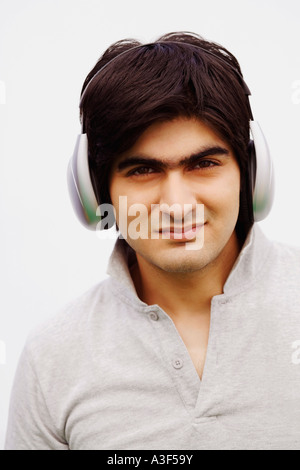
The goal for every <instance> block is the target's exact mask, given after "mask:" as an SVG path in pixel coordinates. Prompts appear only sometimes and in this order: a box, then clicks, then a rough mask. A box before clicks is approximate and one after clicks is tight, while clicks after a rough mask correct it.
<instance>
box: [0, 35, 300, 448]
mask: <svg viewBox="0 0 300 470" xmlns="http://www.w3.org/2000/svg"><path fill="white" fill-rule="evenodd" d="M248 95H249V90H248V88H247V85H246V84H245V82H244V80H243V77H242V74H241V71H240V68H239V64H238V62H237V61H236V59H235V58H234V57H233V56H232V54H230V53H229V52H228V51H226V49H224V48H222V47H221V46H219V45H217V44H214V43H211V42H208V41H205V40H203V39H202V38H200V37H198V36H197V35H193V34H188V33H176V34H175V33H174V34H169V35H166V36H164V37H162V38H160V39H159V40H157V41H156V42H155V43H153V44H149V45H144V46H143V45H141V44H139V43H137V42H132V41H120V42H118V43H116V44H114V45H113V46H111V47H110V48H109V49H108V50H107V51H106V52H105V54H104V55H103V56H102V57H101V58H100V60H99V61H98V63H97V64H96V66H95V67H94V69H93V70H92V71H91V73H90V74H89V75H88V77H87V79H86V81H85V83H84V87H83V91H82V99H81V104H80V107H81V113H82V122H83V131H84V133H85V134H86V136H87V142H88V152H89V154H88V155H89V156H88V158H89V169H90V175H91V180H92V184H93V190H94V191H95V194H96V199H97V204H99V205H100V204H112V205H113V206H114V208H115V217H116V223H117V226H118V228H119V229H120V235H122V236H120V237H119V239H118V240H117V242H116V245H115V248H114V251H113V253H112V255H111V259H110V263H109V267H108V272H109V274H110V278H109V279H107V280H105V281H104V282H101V283H100V284H98V285H96V286H95V287H93V288H92V289H91V290H89V291H88V292H87V293H86V294H84V295H83V296H82V297H80V298H79V299H77V300H75V301H74V302H72V303H70V304H69V305H68V306H67V307H66V308H65V309H64V310H63V312H61V313H59V314H58V315H56V316H54V317H53V319H52V320H51V321H49V322H47V324H46V325H45V326H43V327H41V328H39V329H38V330H37V331H35V332H34V333H33V334H32V335H31V336H30V338H29V339H28V341H27V344H26V346H25V348H24V352H23V354H22V357H21V359H20V364H19V367H18V370H17V374H16V379H15V384H14V388H13V393H12V398H11V407H10V417H9V423H8V430H7V441H6V448H7V449H125V450H128V449H167V450H170V449H176V450H187V449H195V450H197V449H198V450H201V449H297V448H299V445H300V404H299V396H300V320H299V316H300V307H299V305H300V281H299V280H300V263H299V261H300V251H299V249H294V248H290V247H287V246H284V245H282V244H279V243H275V242H270V241H269V240H267V239H266V238H265V236H264V235H263V233H262V232H261V230H260V228H259V227H258V226H257V224H256V223H254V217H255V214H256V213H257V211H259V207H254V211H253V184H252V179H253V178H254V176H255V165H257V164H258V161H257V162H256V163H255V161H253V159H254V157H253V155H254V154H253V143H251V142H249V123H250V121H252V114H251V109H250V106H249V99H248ZM85 134H84V135H85ZM255 145H258V143H255ZM256 152H257V148H256ZM257 160H258V154H257ZM258 169H259V167H258V165H257V172H256V179H258V177H260V176H261V175H259V174H258ZM254 179H255V178H254ZM253 181H254V180H253ZM256 183H257V181H256ZM270 190H271V189H270ZM124 198H125V200H126V209H124V207H125V206H124V204H123V201H124ZM136 204H139V207H140V208H142V209H143V210H142V209H141V211H140V212H141V214H140V218H139V223H140V227H139V229H137V230H136V231H130V230H127V229H128V228H129V227H130V224H131V223H132V222H134V220H135V219H136V217H137V214H136V213H135V212H134V211H132V210H131V209H132V208H133V207H136V206H135V205H136ZM199 208H200V209H201V208H202V209H203V210H202V211H201V210H200V211H198V209H199ZM155 210H158V211H159V215H160V216H159V218H157V217H156V218H154V217H153V214H154V213H155ZM256 220H257V219H256ZM164 221H165V222H164ZM139 230H140V234H141V233H142V231H143V230H144V232H143V236H136V234H137V233H138V232H139ZM95 262H97V260H95Z"/></svg>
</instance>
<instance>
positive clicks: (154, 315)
mask: <svg viewBox="0 0 300 470" xmlns="http://www.w3.org/2000/svg"><path fill="white" fill-rule="evenodd" d="M150 318H151V320H153V321H157V320H158V315H157V313H156V312H151V313H150Z"/></svg>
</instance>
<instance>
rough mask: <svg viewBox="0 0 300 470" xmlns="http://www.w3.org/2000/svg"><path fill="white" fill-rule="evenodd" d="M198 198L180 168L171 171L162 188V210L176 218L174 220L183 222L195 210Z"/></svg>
mask: <svg viewBox="0 0 300 470" xmlns="http://www.w3.org/2000/svg"><path fill="white" fill-rule="evenodd" d="M196 205H197V198H196V195H195V194H194V192H193V190H192V188H191V185H190V184H189V182H188V181H187V179H185V178H184V175H182V173H181V171H180V170H178V171H177V170H174V171H171V172H170V173H169V174H168V175H167V176H166V178H165V179H164V181H163V182H162V183H161V188H160V210H161V212H162V213H163V214H164V213H165V214H167V215H169V216H171V217H172V218H174V222H175V223H176V222H182V220H183V219H184V217H186V216H187V215H188V214H189V213H192V212H193V211H194V210H195V207H196Z"/></svg>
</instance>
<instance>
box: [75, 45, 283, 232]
mask: <svg viewBox="0 0 300 470" xmlns="http://www.w3.org/2000/svg"><path fill="white" fill-rule="evenodd" d="M170 43H171V41H168V42H165V43H164V44H170ZM153 44H161V43H152V44H145V45H138V46H135V47H132V48H130V49H127V50H125V51H123V52H121V53H120V54H118V55H117V56H116V57H114V58H113V59H111V60H110V61H108V62H107V63H106V64H105V65H104V66H103V67H102V68H100V70H98V71H97V72H96V73H95V75H94V76H93V77H92V78H91V79H90V81H89V82H88V84H87V86H86V87H85V90H84V92H83V93H82V95H81V100H80V104H81V102H82V99H83V96H84V94H85V93H86V90H87V88H88V87H89V85H90V83H91V82H92V81H93V80H94V79H95V77H96V76H98V74H100V73H101V72H102V71H103V70H104V68H106V67H107V66H108V65H109V64H110V63H111V62H113V61H114V60H116V59H117V58H118V57H120V56H121V55H123V54H126V53H127V52H129V51H132V50H133V49H138V48H142V47H147V46H152V45H153ZM173 44H174V41H173ZM176 44H183V45H185V46H187V45H189V46H190V45H192V46H193V47H196V48H198V49H201V50H203V51H204V52H206V53H207V54H209V55H212V56H214V57H215V58H217V59H218V60H219V61H221V62H224V63H225V64H226V66H227V67H228V66H229V67H230V68H232V70H233V71H234V72H235V73H236V74H238V76H239V78H240V80H241V82H242V85H243V87H244V90H245V94H246V95H247V96H249V95H251V92H250V90H249V88H248V86H247V85H246V83H245V81H244V79H243V77H242V76H241V74H240V73H239V71H238V70H237V69H236V68H235V67H233V66H232V65H230V64H228V63H227V62H226V61H225V60H223V59H222V58H220V57H219V56H217V55H216V54H214V53H212V52H210V51H207V50H206V49H203V48H202V47H200V46H195V45H193V44H189V43H184V42H182V43H181V42H179V43H178V42H176ZM250 110H251V108H250ZM251 116H252V114H251ZM249 124H250V131H251V136H252V139H250V140H249V158H250V176H251V182H252V194H253V214H254V221H255V222H259V221H261V220H263V219H264V218H266V217H267V215H268V214H269V212H270V210H271V208H272V205H273V199H274V171H273V165H272V159H271V155H270V151H269V148H268V144H267V141H266V139H265V136H264V134H263V132H262V130H261V127H260V125H259V124H258V122H257V121H254V120H253V119H251V120H250V123H249ZM67 182H68V189H69V195H70V199H71V203H72V206H73V209H74V211H75V214H76V215H77V217H78V219H79V221H80V222H81V223H82V224H83V225H84V227H86V228H88V229H90V230H95V229H96V227H97V228H98V227H99V226H100V227H101V224H100V225H99V221H100V220H101V216H100V215H99V212H98V210H97V208H98V206H99V204H98V202H97V199H96V195H95V192H94V188H93V185H92V181H91V176H90V169H89V162H88V140H87V134H86V133H83V129H82V132H81V134H79V135H78V137H77V140H76V145H75V149H74V152H73V156H72V157H71V159H70V161H69V164H68V169H67Z"/></svg>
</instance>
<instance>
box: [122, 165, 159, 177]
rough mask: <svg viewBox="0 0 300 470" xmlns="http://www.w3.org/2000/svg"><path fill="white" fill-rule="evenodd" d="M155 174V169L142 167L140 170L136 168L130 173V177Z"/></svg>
mask: <svg viewBox="0 0 300 470" xmlns="http://www.w3.org/2000/svg"><path fill="white" fill-rule="evenodd" d="M152 173H155V170H154V168H150V167H147V166H140V167H139V168H134V169H133V170H130V171H129V172H128V176H139V175H149V174H152Z"/></svg>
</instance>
